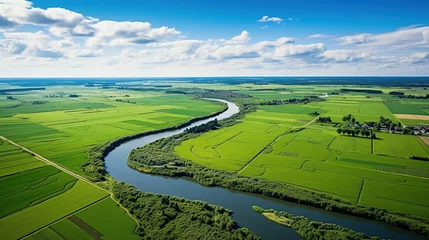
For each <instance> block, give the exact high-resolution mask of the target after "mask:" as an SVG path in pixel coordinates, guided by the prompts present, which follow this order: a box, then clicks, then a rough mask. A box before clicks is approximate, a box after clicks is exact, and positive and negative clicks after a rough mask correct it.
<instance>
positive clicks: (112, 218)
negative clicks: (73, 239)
mask: <svg viewBox="0 0 429 240" xmlns="http://www.w3.org/2000/svg"><path fill="white" fill-rule="evenodd" d="M75 216H76V217H77V218H79V219H80V220H81V221H83V222H84V223H86V224H88V225H89V226H91V227H92V228H93V229H94V230H95V231H97V232H99V233H101V234H102V235H103V239H139V238H138V237H137V236H136V235H133V234H132V233H133V231H134V229H135V228H136V223H135V222H134V220H133V219H131V218H130V217H128V215H127V214H126V213H125V211H124V210H123V209H121V208H120V207H119V206H117V204H116V203H115V202H114V201H113V200H112V199H110V198H107V199H105V200H103V201H101V202H99V203H97V204H95V205H94V206H91V207H89V208H87V209H85V210H83V211H81V212H79V213H77V214H76V215H75Z"/></svg>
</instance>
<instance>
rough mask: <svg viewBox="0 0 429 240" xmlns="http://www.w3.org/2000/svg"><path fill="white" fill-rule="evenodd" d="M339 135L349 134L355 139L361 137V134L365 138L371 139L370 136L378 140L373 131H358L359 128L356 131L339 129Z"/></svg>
mask: <svg viewBox="0 0 429 240" xmlns="http://www.w3.org/2000/svg"><path fill="white" fill-rule="evenodd" d="M337 133H338V134H341V133H342V134H343V135H344V134H347V135H351V136H353V137H355V136H359V133H360V134H361V135H362V137H363V136H365V137H369V136H371V138H376V135H375V133H373V132H372V131H370V130H366V129H358V128H355V129H349V128H338V129H337Z"/></svg>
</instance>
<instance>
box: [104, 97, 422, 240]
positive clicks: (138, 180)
mask: <svg viewBox="0 0 429 240" xmlns="http://www.w3.org/2000/svg"><path fill="white" fill-rule="evenodd" d="M211 100H213V101H220V102H223V103H226V104H228V110H227V111H225V112H223V113H221V114H219V115H217V116H215V117H211V118H208V119H205V120H200V121H197V122H194V123H192V124H191V125H189V126H187V127H183V128H181V129H177V130H172V131H165V132H162V133H155V134H151V135H148V136H144V137H141V138H137V139H134V140H131V141H128V142H125V143H123V144H122V145H120V146H118V147H117V148H115V149H114V150H112V151H111V152H110V153H109V154H108V155H107V156H106V158H105V166H106V169H107V171H108V172H109V174H110V175H111V176H112V177H113V178H115V179H116V180H118V181H122V182H126V183H129V184H131V185H133V186H135V187H136V188H137V189H139V190H142V191H145V192H153V193H160V194H168V195H172V196H177V197H184V198H188V199H193V200H203V201H206V202H208V203H211V204H215V205H220V206H224V207H226V208H228V209H231V210H232V211H233V215H232V216H233V218H234V220H235V221H237V222H238V224H239V225H240V226H242V227H246V228H248V229H250V230H251V231H252V232H254V233H255V234H256V235H258V236H260V237H262V238H263V239H302V238H301V237H300V236H299V235H298V234H297V233H296V232H295V231H294V230H292V229H290V228H288V227H284V226H281V225H279V224H276V223H274V222H271V221H269V220H268V219H266V218H265V217H264V216H262V214H259V213H256V212H255V211H253V209H252V206H253V205H258V206H261V207H263V208H273V209H275V210H279V211H287V212H290V213H292V214H294V215H302V216H305V217H307V218H309V219H310V220H316V221H321V222H328V223H336V224H339V225H341V226H343V227H347V228H350V229H353V230H355V231H359V232H364V233H366V234H368V235H372V236H379V237H382V238H386V239H398V240H403V239H425V238H424V237H422V236H420V235H418V234H414V233H412V232H410V231H406V230H402V229H398V228H395V227H392V226H390V225H387V224H384V223H381V222H377V221H372V220H367V219H363V218H357V217H353V216H349V215H345V214H338V213H332V212H328V211H324V210H321V209H318V208H314V207H309V206H304V205H300V204H295V203H290V202H285V201H281V200H277V199H274V198H268V197H264V196H261V195H256V194H247V193H242V192H238V191H232V190H229V189H224V188H219V187H205V186H202V185H199V184H198V183H196V182H193V181H191V180H190V179H186V178H173V177H164V176H155V175H151V174H144V173H141V172H138V171H136V170H134V169H132V168H130V167H129V166H128V165H127V157H128V154H129V153H130V152H131V150H133V149H134V148H137V147H141V146H144V145H146V144H149V143H151V142H154V141H156V140H158V139H161V138H165V137H170V136H173V135H175V134H178V133H181V132H183V131H184V130H185V129H186V128H188V127H193V126H197V125H201V124H204V123H207V122H209V121H211V120H214V119H215V118H217V119H218V120H222V119H225V118H229V117H231V116H232V115H234V114H236V113H238V112H239V108H238V106H237V105H235V104H234V103H231V102H228V101H225V100H220V99H211Z"/></svg>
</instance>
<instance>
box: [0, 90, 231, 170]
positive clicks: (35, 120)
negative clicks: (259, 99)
mask: <svg viewBox="0 0 429 240" xmlns="http://www.w3.org/2000/svg"><path fill="white" fill-rule="evenodd" d="M76 92H78V93H79V95H80V97H79V98H69V97H68V95H69V94H72V93H76ZM60 93H61V94H63V97H55V98H50V97H45V96H49V95H59V94H60ZM125 95H129V96H130V97H124V96H125ZM12 96H13V97H14V98H17V99H19V100H22V101H25V104H23V105H22V106H21V105H20V106H18V107H15V108H12V109H13V110H10V109H11V108H9V105H7V104H6V105H0V133H1V135H3V136H5V137H7V138H9V139H11V140H13V141H15V142H17V143H19V144H21V145H23V146H25V147H26V148H28V149H31V150H32V151H34V152H37V153H38V154H40V155H42V156H44V157H47V158H49V159H51V160H53V161H55V162H57V163H60V164H61V165H63V166H65V167H67V168H69V169H71V170H73V171H75V172H77V173H79V174H83V172H82V169H81V165H82V164H84V163H85V162H87V157H88V156H87V152H88V150H89V149H91V148H93V147H94V146H96V145H99V144H103V143H105V142H108V141H111V140H114V139H117V138H119V137H123V136H128V135H132V134H135V133H140V132H146V131H151V130H156V129H162V128H166V127H171V126H174V125H178V124H180V123H183V122H185V121H188V120H190V119H192V118H194V117H199V116H204V115H208V114H211V113H213V112H216V111H218V110H220V109H221V108H222V105H221V104H217V103H213V102H209V101H204V100H195V99H191V98H190V97H188V96H185V95H177V94H164V93H161V92H136V91H133V92H130V91H117V90H111V89H89V88H84V87H64V86H61V87H48V88H47V90H46V91H34V92H28V93H20V94H15V95H14V94H12ZM119 99H120V100H126V101H132V102H136V104H130V103H127V102H118V101H116V100H119ZM31 101H45V102H46V103H45V104H37V105H34V104H31ZM0 153H1V148H0ZM20 166H21V167H15V169H16V170H15V171H20V170H25V167H27V168H28V169H31V168H33V167H37V166H38V165H37V164H30V165H28V166H23V165H20ZM1 167H2V166H1V162H0V175H1V174H2V172H4V173H3V174H7V171H5V170H2V168H1ZM8 167H10V166H8ZM11 171H14V170H13V169H11Z"/></svg>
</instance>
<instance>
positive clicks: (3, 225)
mask: <svg viewBox="0 0 429 240" xmlns="http://www.w3.org/2000/svg"><path fill="white" fill-rule="evenodd" d="M106 196H108V193H106V192H104V191H102V190H99V189H97V188H94V187H93V186H91V185H89V184H87V183H85V182H82V181H80V180H78V181H77V182H76V184H75V185H74V186H73V187H72V188H71V189H70V190H68V191H66V192H65V193H63V194H61V195H58V196H55V197H52V198H50V199H48V200H46V201H44V202H42V203H39V204H37V205H35V206H32V207H29V208H26V209H24V210H22V211H19V212H16V213H14V214H11V215H8V216H6V217H3V218H1V219H0V232H1V233H2V239H17V238H21V237H24V236H26V235H28V234H30V233H32V232H34V231H36V230H38V229H39V228H42V227H44V226H46V225H48V224H50V223H52V222H54V221H56V220H58V219H60V218H63V217H65V216H67V215H69V214H72V213H73V212H76V211H78V210H79V209H82V208H84V207H86V206H88V205H89V204H91V203H94V202H95V201H97V200H100V199H102V198H104V197H106Z"/></svg>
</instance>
